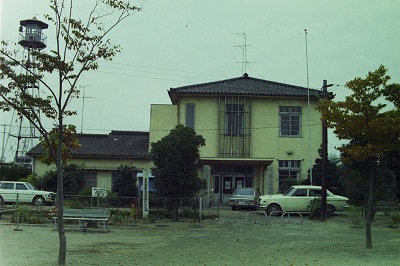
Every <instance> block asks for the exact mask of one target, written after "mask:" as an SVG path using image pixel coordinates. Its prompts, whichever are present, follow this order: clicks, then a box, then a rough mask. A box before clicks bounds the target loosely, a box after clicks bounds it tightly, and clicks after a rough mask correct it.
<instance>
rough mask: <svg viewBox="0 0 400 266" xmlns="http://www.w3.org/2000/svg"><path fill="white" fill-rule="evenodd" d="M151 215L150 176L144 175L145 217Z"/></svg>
mask: <svg viewBox="0 0 400 266" xmlns="http://www.w3.org/2000/svg"><path fill="white" fill-rule="evenodd" d="M148 215H149V178H148V177H147V176H144V177H143V217H147V216H148Z"/></svg>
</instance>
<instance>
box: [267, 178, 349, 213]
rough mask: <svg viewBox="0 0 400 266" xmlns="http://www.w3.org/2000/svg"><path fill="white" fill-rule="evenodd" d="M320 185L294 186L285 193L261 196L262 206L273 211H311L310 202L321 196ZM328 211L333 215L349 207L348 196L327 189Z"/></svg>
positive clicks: (268, 210)
mask: <svg viewBox="0 0 400 266" xmlns="http://www.w3.org/2000/svg"><path fill="white" fill-rule="evenodd" d="M321 192H322V190H321V187H320V186H307V185H303V186H300V185H299V186H292V187H290V188H289V189H288V190H287V191H286V192H285V193H283V194H276V195H263V196H260V207H262V208H266V212H267V213H271V212H309V210H308V209H307V207H308V203H309V202H310V201H311V200H313V199H314V198H316V197H321ZM326 196H327V197H326V202H327V203H326V213H327V215H333V213H334V212H335V211H341V210H344V209H346V208H348V207H349V205H348V200H349V199H348V198H346V197H342V196H338V195H335V194H333V193H332V192H330V191H329V190H327V191H326Z"/></svg>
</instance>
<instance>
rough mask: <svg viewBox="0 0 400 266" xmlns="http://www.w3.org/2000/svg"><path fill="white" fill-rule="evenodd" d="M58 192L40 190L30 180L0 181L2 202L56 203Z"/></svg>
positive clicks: (38, 204) (40, 204)
mask: <svg viewBox="0 0 400 266" xmlns="http://www.w3.org/2000/svg"><path fill="white" fill-rule="evenodd" d="M55 199H56V193H53V192H49V191H43V190H38V189H37V188H36V187H35V186H33V185H32V184H31V183H29V182H19V181H0V203H3V202H13V203H15V202H28V203H33V204H35V205H37V206H42V205H46V204H47V203H54V201H55Z"/></svg>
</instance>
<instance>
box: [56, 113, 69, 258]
mask: <svg viewBox="0 0 400 266" xmlns="http://www.w3.org/2000/svg"><path fill="white" fill-rule="evenodd" d="M59 115H60V114H59ZM58 122H59V125H58V127H59V129H58V147H57V159H56V166H57V223H58V224H57V225H58V238H59V241H60V249H59V252H58V265H65V262H66V258H67V238H66V236H65V229H64V219H63V214H64V179H63V173H62V165H63V164H62V157H61V154H62V140H63V121H62V115H60V117H59V120H58Z"/></svg>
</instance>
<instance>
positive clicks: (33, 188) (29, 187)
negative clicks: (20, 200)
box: [25, 183, 38, 190]
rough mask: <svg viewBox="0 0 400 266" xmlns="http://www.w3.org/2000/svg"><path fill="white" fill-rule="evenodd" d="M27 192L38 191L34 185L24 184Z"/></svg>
mask: <svg viewBox="0 0 400 266" xmlns="http://www.w3.org/2000/svg"><path fill="white" fill-rule="evenodd" d="M25 184H26V186H27V187H28V189H29V190H38V189H37V188H36V187H35V186H34V185H32V184H31V183H25Z"/></svg>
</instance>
